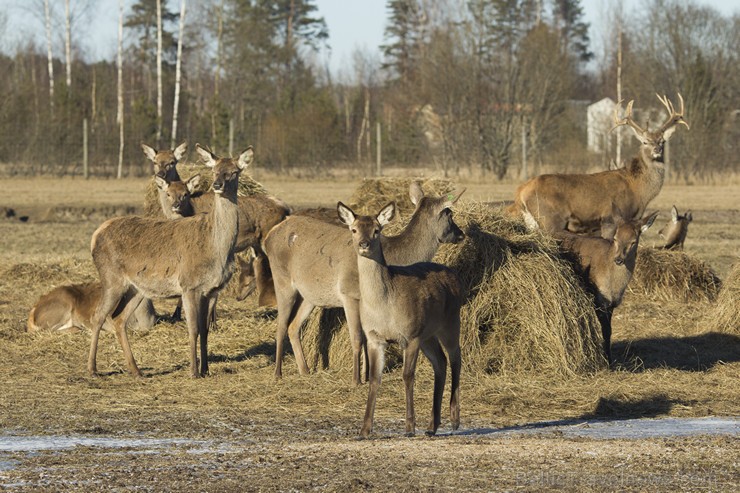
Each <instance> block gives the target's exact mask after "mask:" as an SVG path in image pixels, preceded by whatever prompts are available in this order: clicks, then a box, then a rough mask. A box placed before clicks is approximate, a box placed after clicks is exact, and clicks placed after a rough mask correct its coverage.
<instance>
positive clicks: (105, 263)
mask: <svg viewBox="0 0 740 493" xmlns="http://www.w3.org/2000/svg"><path fill="white" fill-rule="evenodd" d="M196 150H197V151H198V154H200V156H201V157H202V158H203V159H204V160H205V164H206V165H207V166H209V167H211V168H213V190H214V193H215V197H214V202H213V209H212V210H211V212H210V213H208V214H198V215H196V216H192V217H186V218H182V219H178V220H175V221H171V220H164V219H155V218H145V217H136V216H129V217H118V218H114V219H110V220H108V221H106V222H105V223H103V224H102V225H101V226H100V227H99V228H98V229H97V230H96V231H95V233H94V234H93V236H92V241H91V250H92V257H93V262H94V263H95V266H96V267H97V269H98V272H99V274H100V280H101V281H102V283H103V295H102V297H101V301H100V304H99V305H98V309H97V310H96V312H95V317H94V318H93V324H92V328H93V334H92V341H91V344H90V356H89V359H88V362H87V368H88V371H89V373H90V374H91V375H97V367H96V361H95V359H96V354H97V347H98V337H99V333H100V329H101V327H102V326H103V324H104V323H105V320H106V318H107V317H108V316H111V315H114V316H115V315H118V314H117V313H116V312H120V320H119V322H118V323H116V334H117V335H118V339H119V341H120V343H121V347H122V348H123V352H124V355H125V357H126V362H127V364H128V368H129V371H130V372H131V373H132V374H134V375H136V376H141V371H140V370H139V368H138V367H137V366H136V361H134V357H133V355H132V354H131V348H130V345H129V342H128V337H127V335H126V327H125V323H126V321H127V320H128V317H129V316H130V315H131V313H133V312H134V311H135V310H136V308H137V307H138V305H139V303H140V302H141V301H142V300H143V299H144V298H150V299H151V298H174V297H177V296H181V297H182V303H183V308H184V311H185V319H186V321H187V324H188V329H189V333H190V369H191V374H192V376H193V377H199V376H205V375H206V374H207V373H208V323H207V322H208V321H207V312H208V307H209V304H210V302H211V300H212V298H213V297H214V296H215V295H216V294H217V293H218V292H219V290H221V289H222V288H223V287H224V286H225V285H226V283H228V281H229V279H230V278H231V264H232V262H233V260H234V247H235V245H236V241H237V235H238V229H239V228H238V226H239V225H238V221H239V211H238V206H237V199H236V197H237V187H238V182H239V174H240V173H241V172H242V171H243V170H244V169H246V168H247V167H248V166H249V164H250V163H251V162H252V160H253V158H254V152H253V150H252V148H251V147H249V148H247V150H245V151H244V152H243V153H241V154H240V155H239V157H238V158H237V159H233V158H221V157H218V156H216V155H215V154H213V153H212V152H210V151H209V150H207V149H205V148H203V147H201V146H200V145H198V144H196ZM119 304H120V306H119ZM116 307H118V310H116ZM198 337H200V357H201V360H200V371H199V370H198V355H197V349H198V348H197V346H198Z"/></svg>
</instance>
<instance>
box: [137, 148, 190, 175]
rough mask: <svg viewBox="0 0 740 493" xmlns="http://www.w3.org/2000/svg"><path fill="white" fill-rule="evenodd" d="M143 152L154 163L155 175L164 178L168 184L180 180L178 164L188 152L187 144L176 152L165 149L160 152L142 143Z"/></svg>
mask: <svg viewBox="0 0 740 493" xmlns="http://www.w3.org/2000/svg"><path fill="white" fill-rule="evenodd" d="M141 150H142V151H144V155H145V156H146V157H147V158H149V160H150V161H151V162H152V163H154V174H155V175H156V176H159V177H161V178H164V179H165V180H167V181H168V182H173V181H179V180H180V175H179V174H178V173H177V163H179V162H180V160H182V158H183V156H185V154H186V153H187V152H188V143H187V142H183V143H182V144H180V145H179V146H177V147H176V148H175V149H174V150H170V149H165V150H162V151H158V150H156V149H155V148H153V147H151V146H149V145H146V144H144V143H142V144H141Z"/></svg>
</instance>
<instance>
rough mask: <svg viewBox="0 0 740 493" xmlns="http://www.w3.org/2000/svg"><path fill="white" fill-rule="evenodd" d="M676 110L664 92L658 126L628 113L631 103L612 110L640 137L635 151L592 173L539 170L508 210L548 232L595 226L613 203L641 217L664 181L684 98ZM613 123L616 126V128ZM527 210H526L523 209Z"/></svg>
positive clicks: (591, 229)
mask: <svg viewBox="0 0 740 493" xmlns="http://www.w3.org/2000/svg"><path fill="white" fill-rule="evenodd" d="M678 98H679V100H680V102H681V109H680V111H676V110H675V108H674V107H673V104H672V103H671V102H670V101H669V100H668V98H667V97H665V96H664V97H662V98H661V97H660V96H658V99H659V100H660V102H661V103H663V105H664V106H665V107H666V109H667V110H668V119H667V120H666V121H665V122H664V123H663V124H662V125H661V126H660V127H659V128H658V129H656V130H654V131H652V132H651V131H649V130H648V129H647V128H644V129H643V128H642V127H640V126H639V125H638V124H637V123H636V122H635V121H634V120H633V119H632V103H633V101H630V102H629V104H628V105H627V114H626V116H625V117H624V118H622V119H620V118H619V116H618V113H617V110H618V108H619V107H621V101H620V103H619V105H618V106H617V109H615V110H614V121H615V124H616V127H618V126H621V125H628V126H629V127H630V128H631V129H632V130H633V132H634V134H635V136H636V137H637V139H638V140H639V141H640V150H639V152H638V154H637V156H636V157H634V158H633V159H632V162H631V163H628V164H627V165H626V166H625V167H623V168H619V169H616V170H610V171H602V172H601V173H594V174H569V175H566V174H553V175H540V176H536V177H534V178H532V179H531V180H529V181H527V182H526V183H524V184H523V185H521V186H520V187H519V188H518V189H517V192H516V199H515V202H514V205H513V206H511V207H510V208H509V209H508V210H509V212H511V213H519V214H523V215H524V217H525V218H528V219H529V222H528V224H527V225H528V226H529V227H530V228H531V229H534V228H537V227H540V228H542V229H543V230H545V231H547V232H555V231H563V230H567V231H571V232H574V233H583V232H595V231H597V230H598V228H599V225H600V224H601V221H602V220H603V219H605V218H608V217H609V215H610V214H611V204H612V203H613V204H615V205H616V207H618V208H619V210H621V211H622V213H623V214H624V217H625V218H626V219H636V218H640V217H642V215H643V214H644V213H645V209H646V207H647V205H648V204H649V203H650V201H651V200H653V199H654V198H655V196H656V195H658V192H660V189H661V188H662V186H663V178H664V174H665V166H664V164H663V150H664V146H665V144H666V142H668V140H669V139H670V138H671V136H672V135H673V133H674V132H675V131H676V129H677V128H678V125H685V126H686V128H689V124H688V123H687V122H686V120H684V117H683V113H684V102H683V98H682V97H681V95H680V94H679V95H678ZM616 127H615V128H616ZM525 212H529V214H528V215H527V214H524V213H525Z"/></svg>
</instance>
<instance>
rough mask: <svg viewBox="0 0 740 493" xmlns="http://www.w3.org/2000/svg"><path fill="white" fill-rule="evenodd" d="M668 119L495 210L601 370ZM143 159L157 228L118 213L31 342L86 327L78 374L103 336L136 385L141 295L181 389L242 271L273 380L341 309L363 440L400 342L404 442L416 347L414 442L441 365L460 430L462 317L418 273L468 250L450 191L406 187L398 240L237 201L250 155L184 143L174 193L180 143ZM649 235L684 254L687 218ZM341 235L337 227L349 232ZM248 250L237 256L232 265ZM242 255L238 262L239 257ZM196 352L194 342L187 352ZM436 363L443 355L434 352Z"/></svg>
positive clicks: (340, 218)
mask: <svg viewBox="0 0 740 493" xmlns="http://www.w3.org/2000/svg"><path fill="white" fill-rule="evenodd" d="M678 98H679V101H680V109H679V111H676V109H675V108H674V106H673V104H672V103H671V101H669V100H668V98H667V97H660V96H658V99H659V100H660V102H661V103H662V104H663V105H664V106H665V107H666V109H667V111H668V118H667V119H666V121H665V122H664V123H663V124H662V125H661V126H660V127H659V128H658V129H657V130H654V131H649V130H648V128H647V125H646V126H645V128H643V127H640V126H639V125H638V124H637V123H636V122H635V121H634V119H633V118H632V104H633V102H632V101H630V102H629V104H628V105H627V110H626V115H625V116H624V118H620V117H619V115H618V109H619V106H618V107H617V110H615V113H614V121H615V128H616V127H618V126H622V125H626V126H629V128H631V129H632V130H633V132H634V134H635V136H636V137H637V139H638V140H639V141H640V149H639V152H638V153H637V155H636V156H635V157H634V158H633V159H632V161H631V162H629V163H627V164H626V165H625V166H624V167H622V168H619V169H616V170H609V171H603V172H600V173H594V174H547V175H540V176H537V177H534V178H532V179H530V180H529V181H527V182H526V183H524V184H523V185H521V186H520V187H519V188H518V189H517V191H516V196H515V200H514V202H513V204H511V205H510V206H509V207H508V208H507V209H506V212H507V213H508V214H510V215H513V216H517V217H519V218H521V219H522V220H523V221H524V223H525V225H526V226H527V227H528V228H529V229H541V230H542V231H543V232H544V233H546V234H549V235H551V236H553V237H554V238H555V239H556V240H557V241H558V242H559V244H560V247H561V249H562V251H563V252H564V254H565V255H566V256H567V257H571V258H572V263H573V266H574V270H575V271H576V273H577V274H578V275H580V276H581V277H582V279H583V282H584V285H585V286H586V288H587V289H588V290H589V291H590V293H591V294H592V296H593V300H594V308H595V310H596V313H597V316H598V319H599V322H600V324H601V327H602V335H603V343H604V355H605V358H606V359H607V361H608V362H609V364H611V363H612V356H611V349H610V339H611V318H612V312H613V310H614V308H616V307H617V306H618V305H619V304H620V302H621V300H622V297H623V294H624V292H625V289H626V287H627V284H628V283H629V281H630V277H631V276H632V273H633V272H634V268H635V259H636V256H637V245H638V242H639V240H640V235H641V233H642V232H644V231H645V230H647V228H649V227H650V226H651V225H652V224H653V222H654V221H655V218H656V216H657V214H658V213H657V212H653V213H651V214H648V215H645V212H646V209H647V207H648V204H649V203H650V202H651V201H652V200H653V199H654V198H655V197H656V196H657V195H658V193H659V192H660V190H661V187H662V185H663V180H664V176H665V166H664V163H663V154H664V147H665V144H666V142H667V141H668V140H669V139H670V137H671V136H672V135H673V133H674V132H675V131H676V129H677V127H678V126H679V125H685V126H686V128H688V127H689V125H688V123H687V122H686V121H685V120H684V116H683V113H684V103H683V98H682V97H681V95H680V94H679V95H678ZM141 147H142V150H143V152H144V154H145V155H146V157H147V158H148V159H149V160H150V161H151V162H152V163H153V167H154V181H155V183H156V186H157V193H158V200H159V202H160V205H161V208H162V213H163V216H164V217H161V218H154V217H139V216H125V217H117V218H113V219H109V220H108V221H105V222H104V223H103V224H102V225H100V227H98V229H97V230H96V231H95V232H94V233H93V235H92V239H91V252H92V260H93V263H94V264H95V267H96V268H97V271H98V273H99V276H100V281H99V282H93V283H87V284H78V285H70V286H60V287H57V288H55V289H54V290H52V291H50V292H49V293H47V294H45V295H44V296H42V297H41V298H40V299H39V300H38V301H37V302H36V304H35V305H34V307H33V308H32V309H31V312H30V315H29V319H28V330H29V331H36V330H42V329H47V330H48V329H50V330H54V331H70V330H80V329H85V330H89V331H90V332H91V333H92V337H91V343H90V351H89V356H88V362H87V370H88V372H89V374H90V375H91V376H97V365H96V354H97V347H98V340H99V334H100V330H101V329H102V328H106V329H109V330H111V331H113V332H115V334H116V337H117V339H118V341H119V344H120V346H121V348H122V349H123V353H124V356H125V359H126V364H127V367H128V370H129V372H130V373H131V374H132V375H135V376H141V375H142V374H141V371H140V370H139V368H138V366H137V364H136V361H135V360H134V357H133V354H132V352H131V348H130V345H129V341H128V336H127V330H126V329H127V327H140V328H149V327H152V326H153V325H154V322H155V312H154V307H153V305H152V301H151V300H153V299H160V298H179V299H180V305H179V306H178V310H177V311H176V315H175V316H176V317H177V316H179V315H180V310H179V307H180V306H181V307H182V312H181V313H182V315H184V318H185V322H186V324H187V327H188V333H189V340H190V371H191V375H192V376H193V377H202V376H205V375H207V374H208V335H209V330H210V328H211V327H212V326H213V325H214V324H215V322H216V304H217V299H218V295H219V292H220V291H221V290H222V289H223V288H224V286H226V284H227V283H228V282H229V280H230V279H231V277H232V272H234V271H235V269H234V265H235V263H238V264H239V267H240V268H239V269H238V270H239V272H240V275H239V287H238V290H237V298H238V299H239V300H242V299H244V298H246V297H247V296H249V295H250V294H251V293H253V292H255V291H256V292H257V294H258V298H259V299H258V303H259V305H260V306H273V307H277V329H276V337H275V342H276V349H275V376H276V378H281V377H282V364H283V353H284V343H285V339H286V336H287V337H288V339H289V341H290V344H291V346H292V349H293V354H294V355H295V361H296V364H297V366H298V372H299V373H300V374H301V375H305V374H308V373H309V367H308V365H307V363H306V358H305V356H304V353H303V349H302V346H301V339H300V333H301V327H302V325H303V324H304V322H305V321H306V320H307V318H308V317H309V315H310V314H311V312H312V310H313V309H314V308H315V307H323V308H326V307H342V308H343V309H344V313H345V315H346V319H347V327H348V329H349V340H350V344H351V349H352V362H353V363H352V368H353V373H352V381H353V383H354V384H356V385H357V384H360V383H361V382H362V381H363V378H362V374H361V373H362V372H361V368H362V363H363V361H366V363H367V364H365V375H364V377H365V378H364V380H365V381H366V382H367V383H368V387H369V393H368V399H367V405H366V410H365V417H364V421H363V425H362V428H361V432H360V434H361V436H362V437H367V436H369V434H370V433H371V432H372V429H373V415H374V410H375V402H376V398H377V393H378V389H379V386H380V380H381V374H382V371H383V367H384V361H385V360H384V357H385V348H386V346H387V345H388V343H389V342H397V343H399V344H400V346H401V348H402V351H403V381H404V385H405V391H406V426H405V428H406V434H407V435H413V434H414V433H415V429H416V425H415V413H414V402H413V387H414V377H415V371H416V364H417V359H418V356H419V351H421V352H422V353H424V355H425V356H426V357H427V358H428V359H429V361H430V363H431V365H432V368H433V371H434V393H433V405H432V415H431V419H430V421H429V425H428V426H427V429H426V433H427V434H429V435H434V434H435V433H436V431H437V429H438V427H439V426H440V423H441V408H442V394H443V389H444V387H445V379H446V373H447V366H448V358H449V365H450V369H451V382H452V384H451V398H450V422H451V426H452V428H453V429H457V428H458V426H459V424H460V402H459V398H460V396H459V393H460V389H459V385H460V371H461V351H460V309H461V306H462V305H463V304H464V302H465V293H464V289H463V287H462V284H461V282H460V280H459V279H458V277H457V275H456V273H455V272H454V271H453V270H452V269H450V268H448V267H446V266H444V265H441V264H437V263H433V262H431V260H432V258H433V257H434V255H435V253H436V252H437V250H438V248H439V246H440V245H441V244H442V243H459V242H461V241H464V240H465V234H464V232H463V231H462V230H461V229H460V228H459V227H458V225H457V224H455V221H454V220H453V214H452V209H453V207H454V205H455V203H456V202H457V201H458V200H459V199H460V196H461V195H462V192H460V193H459V194H456V195H453V194H450V195H448V196H428V195H425V194H424V192H423V191H422V189H421V186H420V185H419V184H418V183H416V182H414V183H412V185H411V186H410V189H409V194H410V198H411V201H412V202H413V204H414V206H415V210H414V212H413V215H412V216H411V218H410V220H409V222H408V224H407V225H406V226H405V228H404V229H403V230H402V231H401V232H400V233H399V234H397V235H394V236H386V235H384V234H383V232H382V231H383V227H384V226H385V225H386V224H388V222H390V221H391V220H392V219H393V218H394V216H395V215H396V207H395V204H394V203H389V204H388V205H386V206H385V207H383V208H381V209H380V211H378V213H377V214H376V215H374V216H364V215H358V214H356V213H355V212H354V211H353V210H352V209H351V208H349V207H347V206H346V205H344V204H343V203H341V202H339V203H338V204H337V208H336V211H335V212H334V213H333V215H330V216H329V217H327V214H326V212H325V211H320V212H319V211H316V210H313V211H293V210H291V209H290V208H289V207H288V206H287V205H286V204H285V203H283V202H281V201H280V200H278V199H276V198H274V197H271V196H268V195H266V194H255V195H250V196H242V195H240V194H239V193H238V183H239V176H240V174H241V173H243V172H244V171H245V170H246V169H247V168H248V167H249V165H250V164H251V163H252V161H253V159H254V151H253V149H252V148H251V147H249V148H247V149H246V150H245V151H244V152H242V153H241V154H239V155H238V156H237V157H235V158H232V157H220V156H217V155H216V154H214V153H213V152H211V150H209V149H208V148H207V147H204V146H201V145H200V144H196V152H197V154H198V156H199V157H200V159H201V160H202V161H203V162H204V163H205V164H206V165H207V166H208V167H210V168H211V169H212V172H213V177H212V183H213V184H212V186H211V189H210V190H209V191H208V192H205V193H201V194H196V193H195V192H196V190H197V189H198V186H199V184H200V181H201V179H202V178H201V176H200V175H198V174H196V175H193V176H191V177H190V178H189V179H188V180H187V181H182V179H181V178H180V175H179V173H178V170H177V164H178V163H179V162H181V161H182V160H183V158H184V157H185V155H186V154H187V144H186V143H183V144H181V145H180V146H178V147H177V148H175V149H174V150H156V149H154V148H152V147H150V146H148V145H146V144H142V146H141ZM671 214H672V218H671V222H670V223H669V224H668V225H667V226H666V227H665V228H663V229H662V230H661V232H660V234H661V236H663V237H664V238H665V239H666V245H665V247H664V248H666V249H682V248H683V243H684V239H685V237H686V231H687V229H688V224H689V222H691V220H692V215H691V212H687V213H685V214H684V215H679V213H678V210H677V209H676V207H675V206H674V207H673V209H672V211H671ZM347 230H349V231H347ZM239 252H245V255H244V256H237V253H239ZM244 257H246V258H244ZM198 343H200V345H199V344H198ZM445 353H446V355H445Z"/></svg>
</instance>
